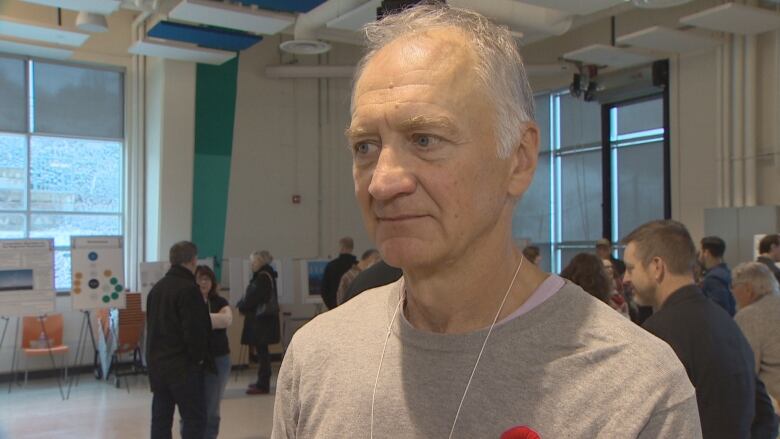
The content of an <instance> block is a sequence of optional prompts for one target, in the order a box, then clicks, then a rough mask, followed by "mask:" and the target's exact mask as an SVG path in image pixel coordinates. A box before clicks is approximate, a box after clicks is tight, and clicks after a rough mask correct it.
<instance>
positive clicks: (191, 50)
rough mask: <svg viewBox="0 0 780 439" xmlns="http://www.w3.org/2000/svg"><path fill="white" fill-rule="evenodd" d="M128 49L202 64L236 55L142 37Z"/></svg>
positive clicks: (219, 61)
mask: <svg viewBox="0 0 780 439" xmlns="http://www.w3.org/2000/svg"><path fill="white" fill-rule="evenodd" d="M128 51H129V52H130V53H132V54H135V55H146V56H156V57H158V58H166V59H175V60H178V61H190V62H197V63H203V64H213V65H220V64H223V63H225V62H226V61H229V60H231V59H233V58H235V57H236V54H235V52H226V51H224V50H216V49H207V48H204V47H198V46H195V45H191V44H182V43H174V42H170V41H163V40H156V39H153V38H144V39H143V40H140V41H136V42H135V43H133V45H132V46H130V49H128Z"/></svg>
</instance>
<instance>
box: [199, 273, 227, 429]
mask: <svg viewBox="0 0 780 439" xmlns="http://www.w3.org/2000/svg"><path fill="white" fill-rule="evenodd" d="M195 280H196V281H197V283H198V287H199V288H200V293H201V294H202V295H203V300H205V301H206V303H207V304H208V306H209V315H210V316H211V336H210V337H209V352H210V353H211V356H212V358H213V359H214V365H215V366H216V369H217V373H216V374H212V373H207V374H206V375H205V381H204V386H203V388H204V394H205V397H206V436H205V438H206V439H215V438H216V437H217V436H218V435H219V420H220V416H219V407H220V403H221V401H222V396H223V395H224V394H225V387H226V386H227V382H228V378H229V377H230V345H229V344H228V338H227V327H228V326H230V324H231V323H233V312H232V311H231V310H230V305H229V304H228V301H227V300H225V298H224V297H222V296H220V295H219V293H217V277H216V275H215V274H214V271H213V270H212V269H211V268H209V267H208V266H206V265H199V266H198V268H197V269H196V270H195Z"/></svg>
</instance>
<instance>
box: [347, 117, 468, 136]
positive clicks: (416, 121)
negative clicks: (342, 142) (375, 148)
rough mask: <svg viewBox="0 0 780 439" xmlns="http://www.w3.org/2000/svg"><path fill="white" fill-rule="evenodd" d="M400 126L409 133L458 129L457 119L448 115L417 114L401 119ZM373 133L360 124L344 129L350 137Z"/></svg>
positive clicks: (452, 131) (455, 130) (451, 131)
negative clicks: (454, 119)
mask: <svg viewBox="0 0 780 439" xmlns="http://www.w3.org/2000/svg"><path fill="white" fill-rule="evenodd" d="M398 128H399V129H400V130H401V131H404V132H407V133H408V132H413V131H419V130H426V129H440V130H445V131H447V132H448V133H456V132H457V131H458V128H457V124H456V123H455V121H453V120H452V119H451V118H449V117H446V116H415V117H412V118H409V119H406V120H404V121H401V122H400V123H399V124H398ZM373 134H375V133H374V132H373V131H371V130H368V129H365V128H362V127H359V126H358V127H355V128H352V127H348V128H347V129H346V130H344V135H345V136H347V138H348V139H355V138H360V137H366V136H369V135H373Z"/></svg>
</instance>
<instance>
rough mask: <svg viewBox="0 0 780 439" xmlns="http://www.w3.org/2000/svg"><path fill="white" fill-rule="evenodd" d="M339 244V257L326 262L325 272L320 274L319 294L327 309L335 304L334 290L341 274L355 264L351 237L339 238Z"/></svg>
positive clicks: (336, 288) (337, 285)
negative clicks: (320, 285)
mask: <svg viewBox="0 0 780 439" xmlns="http://www.w3.org/2000/svg"><path fill="white" fill-rule="evenodd" d="M339 245H340V246H341V248H340V250H339V257H337V258H336V259H334V260H332V261H330V262H328V265H326V266H325V273H324V274H323V276H322V287H321V290H320V294H321V295H322V301H323V302H325V306H327V307H328V309H333V308H335V307H336V306H337V303H336V292H337V291H338V290H339V282H341V276H344V273H346V272H347V271H349V269H350V268H352V266H353V265H355V264H357V258H356V257H355V255H353V254H352V249H353V248H354V247H355V244H354V242H353V241H352V238H350V237H349V236H345V237H344V238H341V239H340V240H339Z"/></svg>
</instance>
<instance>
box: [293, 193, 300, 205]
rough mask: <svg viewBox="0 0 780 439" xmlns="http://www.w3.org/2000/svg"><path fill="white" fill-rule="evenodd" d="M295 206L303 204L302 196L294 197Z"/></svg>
mask: <svg viewBox="0 0 780 439" xmlns="http://www.w3.org/2000/svg"><path fill="white" fill-rule="evenodd" d="M292 198H293V204H301V196H300V195H293V197H292Z"/></svg>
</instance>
